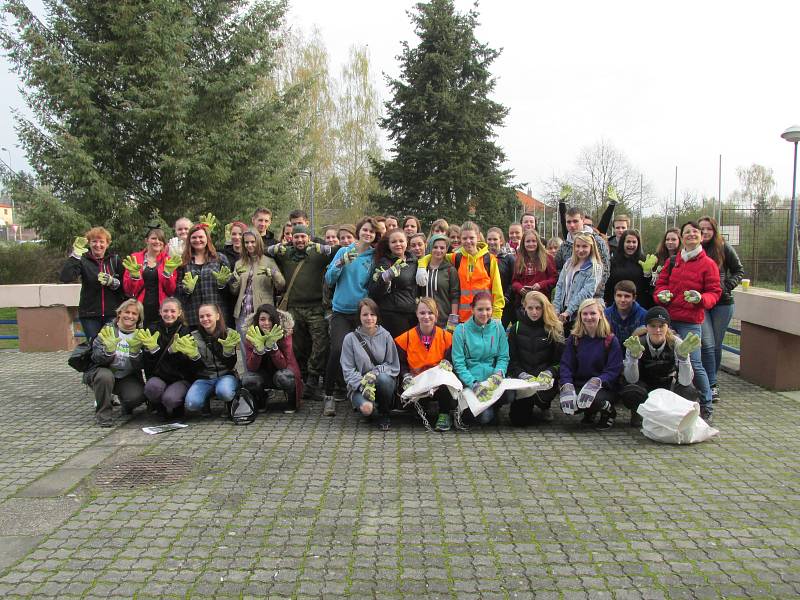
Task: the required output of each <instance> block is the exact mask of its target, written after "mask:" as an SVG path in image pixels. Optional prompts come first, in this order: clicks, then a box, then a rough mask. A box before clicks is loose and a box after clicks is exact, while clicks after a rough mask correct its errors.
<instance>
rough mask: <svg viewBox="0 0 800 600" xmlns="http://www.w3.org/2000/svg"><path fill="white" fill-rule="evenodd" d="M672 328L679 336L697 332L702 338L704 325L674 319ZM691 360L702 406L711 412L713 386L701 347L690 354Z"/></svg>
mask: <svg viewBox="0 0 800 600" xmlns="http://www.w3.org/2000/svg"><path fill="white" fill-rule="evenodd" d="M672 328H673V329H674V330H675V331H676V333H677V334H678V335H679V336H681V339H684V340H685V339H686V336H687V335H689V334H690V333H696V334H697V335H699V336H701V337H700V339H701V340H702V334H703V327H702V325H700V323H683V322H681V321H673V322H672ZM701 343H702V342H701ZM689 360H690V361H691V363H692V370H693V371H694V387H695V388H697V392H698V394H699V395H700V397H699V398H698V400H699V401H700V406H702V407H703V408H704V409H705V410H707V411H708V412H709V413H711V411H712V404H711V387H710V386H709V383H708V374H707V373H706V370H705V369H704V368H703V360H702V358H701V352H700V348H698V349H697V350H695V351H694V352H692V353H691V354H690V355H689Z"/></svg>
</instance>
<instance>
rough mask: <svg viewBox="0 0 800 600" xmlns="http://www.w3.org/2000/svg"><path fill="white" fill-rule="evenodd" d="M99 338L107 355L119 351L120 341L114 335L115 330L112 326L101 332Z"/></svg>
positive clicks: (104, 328)
mask: <svg viewBox="0 0 800 600" xmlns="http://www.w3.org/2000/svg"><path fill="white" fill-rule="evenodd" d="M97 337H98V338H100V342H101V343H102V344H103V349H104V350H105V351H106V354H114V353H115V352H116V351H117V344H119V342H120V339H121V338H119V337H117V336H116V334H115V333H114V328H113V327H111V325H106V326H105V327H103V328H102V329H101V330H100V333H98V334H97Z"/></svg>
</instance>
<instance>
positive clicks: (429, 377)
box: [400, 367, 464, 406]
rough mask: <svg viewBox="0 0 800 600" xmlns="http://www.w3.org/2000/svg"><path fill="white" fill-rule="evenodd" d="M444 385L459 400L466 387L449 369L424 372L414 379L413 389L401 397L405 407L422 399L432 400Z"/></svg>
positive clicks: (433, 369)
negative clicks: (459, 395)
mask: <svg viewBox="0 0 800 600" xmlns="http://www.w3.org/2000/svg"><path fill="white" fill-rule="evenodd" d="M443 385H446V386H447V388H448V389H449V390H450V395H451V396H453V398H457V397H458V393H459V392H460V391H461V388H463V387H464V386H463V385H462V384H461V381H460V380H459V378H458V377H456V375H455V373H453V372H452V371H448V370H447V369H442V368H441V367H433V368H432V369H428V370H427V371H423V372H422V373H420V374H419V375H417V376H416V377H414V382H413V383H412V384H411V387H409V388H408V389H407V390H405V391H404V392H403V395H402V396H400V398H401V400H402V402H403V406H405V405H407V404H408V403H409V402H416V401H418V400H420V399H422V398H430V397H431V396H432V395H433V393H434V392H435V391H436V390H437V389H438V388H440V387H441V386H443Z"/></svg>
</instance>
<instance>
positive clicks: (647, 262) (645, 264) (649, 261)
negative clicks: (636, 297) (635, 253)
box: [639, 254, 658, 275]
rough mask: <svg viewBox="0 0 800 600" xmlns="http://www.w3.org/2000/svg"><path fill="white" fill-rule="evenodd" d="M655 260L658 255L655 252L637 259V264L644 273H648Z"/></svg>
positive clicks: (651, 269) (651, 270) (650, 271)
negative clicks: (642, 258)
mask: <svg viewBox="0 0 800 600" xmlns="http://www.w3.org/2000/svg"><path fill="white" fill-rule="evenodd" d="M657 262H658V257H657V256H656V255H655V254H648V255H647V257H646V258H645V259H644V260H640V261H639V265H640V266H641V267H642V271H643V272H644V274H645V275H650V273H652V272H653V267H655V266H656V263H657Z"/></svg>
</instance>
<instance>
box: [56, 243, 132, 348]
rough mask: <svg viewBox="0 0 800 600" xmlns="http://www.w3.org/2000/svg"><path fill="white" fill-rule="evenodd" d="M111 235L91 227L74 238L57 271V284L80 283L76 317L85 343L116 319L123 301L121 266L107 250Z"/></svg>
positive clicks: (122, 272)
mask: <svg viewBox="0 0 800 600" xmlns="http://www.w3.org/2000/svg"><path fill="white" fill-rule="evenodd" d="M110 245H111V234H110V233H108V231H107V230H106V229H104V228H103V227H92V228H91V229H90V230H89V231H87V232H86V235H85V236H82V237H76V238H75V241H74V242H73V244H72V253H71V254H70V255H69V258H67V260H66V262H65V263H64V266H63V267H62V268H61V275H60V277H59V279H60V280H61V283H72V282H73V281H75V280H76V279H78V278H80V280H81V293H80V300H78V318H79V320H80V322H81V327H82V328H83V333H84V335H85V336H86V339H87V340H91V339H93V338H94V337H95V336H96V335H97V334H98V332H99V331H100V328H101V327H102V326H103V325H104V324H105V323H108V322H109V321H111V320H113V319H114V318H115V316H116V310H117V307H118V306H119V305H120V303H121V302H122V301H123V300H124V298H125V295H124V294H123V289H122V279H123V275H124V267H123V266H122V261H121V260H120V258H119V256H117V255H116V254H114V253H113V252H109V251H108V247H109V246H110Z"/></svg>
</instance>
